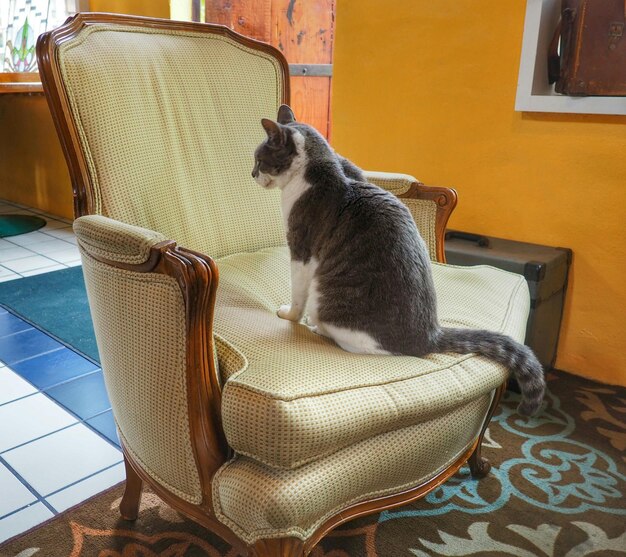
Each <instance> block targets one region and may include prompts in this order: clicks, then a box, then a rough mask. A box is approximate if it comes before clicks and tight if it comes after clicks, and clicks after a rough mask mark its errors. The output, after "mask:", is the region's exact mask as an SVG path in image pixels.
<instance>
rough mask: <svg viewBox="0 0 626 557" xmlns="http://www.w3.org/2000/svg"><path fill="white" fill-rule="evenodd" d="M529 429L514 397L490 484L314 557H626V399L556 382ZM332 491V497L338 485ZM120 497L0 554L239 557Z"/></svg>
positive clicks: (500, 422) (491, 442) (456, 487)
mask: <svg viewBox="0 0 626 557" xmlns="http://www.w3.org/2000/svg"><path fill="white" fill-rule="evenodd" d="M549 387H550V392H549V393H548V396H547V398H546V408H545V410H544V412H543V414H542V415H541V416H540V417H538V418H535V419H532V420H530V421H528V420H524V419H521V418H520V417H519V416H517V415H516V414H515V413H514V412H513V409H514V408H515V406H516V404H517V402H516V400H517V398H518V396H517V395H515V394H511V393H507V395H506V400H505V401H504V403H503V404H502V405H501V407H500V410H499V411H498V412H497V415H496V417H495V418H494V420H493V422H492V424H491V426H490V428H489V432H488V436H487V438H486V443H485V447H484V450H483V454H484V455H485V456H486V457H487V458H489V459H490V461H491V463H492V465H493V468H492V471H491V474H490V475H489V476H487V477H486V478H484V479H483V480H480V481H475V480H472V479H471V478H470V477H469V474H468V470H467V469H466V468H463V469H461V471H460V473H459V474H458V475H457V476H456V477H455V478H453V479H452V480H451V481H449V482H448V483H446V484H445V485H444V486H442V487H440V488H439V489H437V490H436V491H434V492H432V493H431V494H430V495H429V496H427V497H426V498H425V499H423V500H421V501H419V502H418V503H415V504H413V505H407V506H404V507H400V508H397V509H394V510H391V511H385V512H383V513H381V514H377V515H373V516H370V517H366V518H364V519H360V520H356V521H353V522H349V523H347V524H344V525H343V526H341V527H340V528H338V529H337V530H335V531H334V532H332V533H331V534H330V535H329V536H328V537H327V538H325V539H324V540H323V541H322V542H321V544H320V545H319V546H318V547H316V548H315V549H314V551H313V553H312V554H311V555H312V557H361V556H363V557H402V556H406V557H439V556H463V555H479V556H484V557H499V556H505V555H513V556H517V557H538V556H539V557H582V556H587V555H593V556H594V557H600V556H601V557H612V556H626V500H625V494H626V389H623V388H619V387H607V386H604V385H598V384H597V383H592V382H590V381H585V380H583V379H580V378H577V377H574V376H572V375H568V374H565V373H561V372H553V373H551V374H550V375H549ZM329 489H332V486H329ZM121 493H122V487H121V486H118V487H116V488H113V489H112V490H110V491H108V492H106V493H105V494H101V495H99V496H97V497H95V498H94V499H91V500H90V501H88V502H86V503H84V504H82V505H81V506H79V507H77V508H75V509H72V510H69V511H67V512H66V513H64V514H62V515H59V516H58V517H56V518H55V519H53V520H52V521H51V522H49V523H47V524H44V525H42V526H40V527H38V528H36V529H34V530H32V531H31V532H29V533H26V534H24V535H22V536H21V537H19V538H17V539H14V540H13V541H9V542H8V543H7V544H5V545H3V546H1V547H0V556H2V557H17V556H19V557H31V556H34V557H65V556H71V557H79V556H80V557H87V556H89V557H91V556H98V557H159V556H160V557H192V556H193V557H205V556H208V557H236V553H235V551H233V550H232V549H231V548H230V547H229V546H228V545H227V544H225V543H224V542H223V541H221V540H220V539H219V538H217V537H216V536H213V535H212V534H210V533H208V532H207V531H206V530H204V529H202V528H200V527H199V526H196V525H195V524H194V523H193V522H191V521H189V520H186V519H183V518H182V517H181V516H179V515H178V514H177V513H175V512H174V511H172V510H171V509H170V508H169V507H167V506H166V505H165V504H164V503H161V502H160V500H159V499H158V498H157V497H156V496H155V495H154V494H152V493H150V492H147V493H144V496H143V500H142V512H141V513H140V516H139V519H138V520H137V521H136V522H135V523H129V522H125V521H124V520H121V519H120V517H119V514H118V511H117V505H118V504H119V500H120V498H121Z"/></svg>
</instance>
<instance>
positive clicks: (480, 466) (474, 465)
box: [467, 435, 491, 479]
mask: <svg viewBox="0 0 626 557" xmlns="http://www.w3.org/2000/svg"><path fill="white" fill-rule="evenodd" d="M482 444H483V438H482V435H481V436H480V441H479V443H478V445H476V449H475V450H474V452H473V453H472V456H470V457H469V460H468V461H467V463H468V464H469V467H470V473H471V474H472V478H476V479H480V478H484V477H485V476H486V475H487V474H489V470H491V464H489V461H488V460H487V459H486V458H484V457H482V456H481V455H480V449H481V447H482Z"/></svg>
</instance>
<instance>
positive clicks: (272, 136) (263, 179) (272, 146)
mask: <svg viewBox="0 0 626 557" xmlns="http://www.w3.org/2000/svg"><path fill="white" fill-rule="evenodd" d="M291 122H295V118H293V112H291V109H290V108H289V107H288V106H286V105H283V106H281V107H280V110H279V111H278V122H274V121H273V120H268V119H266V118H264V119H263V120H261V125H262V126H263V128H264V129H265V132H266V133H267V139H266V140H265V141H264V142H263V143H261V145H259V146H258V147H257V148H256V150H255V152H254V168H253V169H252V177H253V178H254V179H255V180H256V182H257V184H259V185H260V186H263V187H264V188H267V189H271V188H280V189H282V188H284V187H285V185H286V184H287V183H288V182H289V180H290V179H291V178H292V177H293V171H294V170H295V169H297V168H300V167H301V162H302V158H303V156H304V149H303V145H304V137H303V136H302V134H301V133H300V132H299V131H298V130H296V129H295V128H292V127H290V126H288V125H287V124H289V123H291Z"/></svg>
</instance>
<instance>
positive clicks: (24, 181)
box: [0, 0, 169, 218]
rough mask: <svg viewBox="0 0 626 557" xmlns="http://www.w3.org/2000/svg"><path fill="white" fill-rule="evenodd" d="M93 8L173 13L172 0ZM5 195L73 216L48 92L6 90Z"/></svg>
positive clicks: (114, 2)
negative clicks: (31, 93) (38, 93)
mask: <svg viewBox="0 0 626 557" xmlns="http://www.w3.org/2000/svg"><path fill="white" fill-rule="evenodd" d="M90 9H91V10H92V11H101V12H116V13H126V14H134V15H143V16H151V17H163V18H168V17H169V1H168V0H90ZM0 198H2V199H8V200H9V201H15V202H17V203H23V204H25V205H29V206H31V207H37V208H39V209H42V210H44V211H47V212H50V213H52V214H55V215H60V216H63V217H66V218H72V217H73V204H72V188H71V185H70V178H69V172H68V170H67V167H66V164H65V159H64V157H63V153H62V151H61V145H60V143H59V140H58V138H57V135H56V130H55V128H54V124H53V122H52V116H51V115H50V111H49V110H48V105H47V103H46V100H45V98H44V97H43V95H21V94H11V95H1V94H0Z"/></svg>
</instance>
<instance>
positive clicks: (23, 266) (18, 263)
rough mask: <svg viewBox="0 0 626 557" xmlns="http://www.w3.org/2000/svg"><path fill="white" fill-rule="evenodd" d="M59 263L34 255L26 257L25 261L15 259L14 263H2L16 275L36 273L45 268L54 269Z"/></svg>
mask: <svg viewBox="0 0 626 557" xmlns="http://www.w3.org/2000/svg"><path fill="white" fill-rule="evenodd" d="M56 264H57V262H56V261H53V260H52V259H48V258H47V257H44V256H43V255H32V256H31V257H24V258H23V259H14V260H13V261H5V262H3V263H2V265H3V266H4V267H6V268H7V269H9V270H11V271H14V272H16V273H23V272H25V271H34V270H35V269H43V268H44V267H52V265H56Z"/></svg>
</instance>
